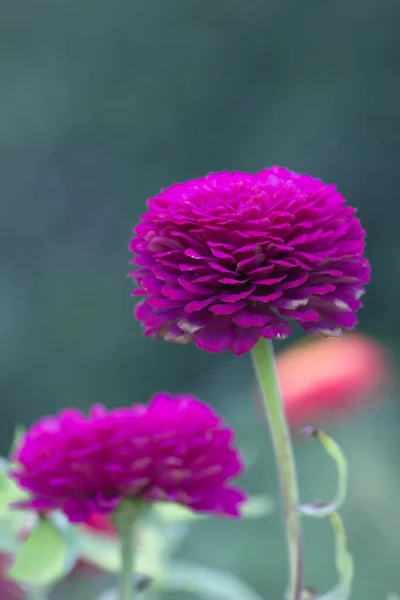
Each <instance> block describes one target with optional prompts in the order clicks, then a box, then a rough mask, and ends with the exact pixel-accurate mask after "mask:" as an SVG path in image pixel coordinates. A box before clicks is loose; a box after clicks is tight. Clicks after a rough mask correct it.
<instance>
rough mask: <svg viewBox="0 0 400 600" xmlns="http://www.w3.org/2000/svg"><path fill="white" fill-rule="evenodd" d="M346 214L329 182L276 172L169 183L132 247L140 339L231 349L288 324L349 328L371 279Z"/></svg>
mask: <svg viewBox="0 0 400 600" xmlns="http://www.w3.org/2000/svg"><path fill="white" fill-rule="evenodd" d="M355 213H356V211H355V209H354V208H351V207H350V206H346V204H345V200H344V198H343V196H342V195H341V194H340V193H339V192H338V191H337V190H336V188H335V186H333V185H326V184H324V183H323V182H322V181H320V180H319V179H314V178H312V177H310V176H309V175H298V174H297V173H294V172H292V171H289V170H287V169H282V168H279V167H272V168H268V169H265V170H263V171H260V172H259V173H257V174H255V175H252V174H250V173H240V172H233V173H227V172H222V173H211V174H210V175H208V176H206V177H201V178H199V179H196V180H192V181H188V182H186V183H182V184H176V185H173V186H172V187H170V188H169V189H167V190H164V191H162V192H161V193H160V194H158V195H157V196H155V197H153V198H151V199H150V200H149V201H148V210H147V212H146V213H145V214H144V215H142V217H141V221H140V223H139V225H137V227H136V228H135V229H134V236H133V238H132V239H131V242H130V250H131V251H132V253H133V254H134V255H135V256H134V258H133V259H132V260H131V263H132V264H133V265H135V268H134V270H133V271H132V272H131V273H130V275H131V276H132V277H133V279H134V280H135V281H136V283H137V286H138V289H137V290H136V291H135V292H134V294H135V295H142V296H143V297H144V298H143V299H142V301H141V302H140V303H139V305H138V306H137V307H136V312H135V314H136V317H137V318H138V319H139V320H140V322H141V323H142V325H143V327H144V332H145V334H146V335H151V336H153V337H155V338H157V337H163V338H164V339H166V340H168V341H174V342H177V343H182V344H185V343H188V342H190V341H192V340H193V341H194V343H195V344H196V345H197V346H198V347H199V348H202V349H205V350H208V351H210V352H221V351H223V350H227V349H229V350H231V351H232V352H233V353H234V354H243V353H244V352H247V351H248V350H249V349H251V348H252V347H253V346H254V344H255V343H256V342H257V340H258V338H259V337H260V336H261V337H265V338H268V339H272V338H282V337H287V336H288V335H289V334H290V325H289V322H290V321H295V322H297V323H298V324H299V325H300V327H301V328H302V329H303V330H304V331H306V332H307V333H312V334H321V335H324V336H331V335H333V336H335V335H339V334H340V332H341V330H342V329H353V328H354V327H355V326H356V324H357V317H356V312H357V310H358V309H359V308H360V307H361V302H360V297H361V296H362V294H363V293H364V285H365V284H366V283H367V282H368V281H369V278H370V268H369V263H368V261H367V260H366V258H365V257H364V256H363V254H364V238H365V232H364V231H363V229H362V228H361V225H360V222H359V220H358V219H357V217H356V216H355ZM182 323H183V324H184V327H182V326H181V324H182ZM245 338H246V339H245Z"/></svg>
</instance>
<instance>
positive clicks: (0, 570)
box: [0, 553, 27, 600]
mask: <svg viewBox="0 0 400 600" xmlns="http://www.w3.org/2000/svg"><path fill="white" fill-rule="evenodd" d="M12 561H13V559H12V557H11V556H9V555H8V554H2V553H0V599H1V600H24V598H27V594H26V592H25V591H24V589H23V588H22V587H21V586H20V585H18V583H16V582H15V581H13V580H12V579H9V578H8V575H7V572H8V570H9V568H10V567H11V565H12Z"/></svg>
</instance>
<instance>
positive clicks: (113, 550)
mask: <svg viewBox="0 0 400 600" xmlns="http://www.w3.org/2000/svg"><path fill="white" fill-rule="evenodd" d="M139 538H140V551H139V552H138V553H137V556H136V560H135V570H137V571H138V572H140V573H146V575H148V576H149V577H151V578H157V577H159V576H160V574H161V573H162V572H163V568H164V564H165V560H166V553H167V540H166V538H165V535H164V533H163V530H162V529H161V528H160V527H156V526H154V525H150V524H147V523H144V524H142V525H141V526H140V527H139ZM79 550H80V556H81V558H83V559H84V560H85V561H87V562H89V563H91V564H93V565H96V566H97V567H99V568H100V569H102V570H103V571H107V572H109V573H119V571H120V569H121V556H120V543H119V540H118V539H115V540H114V539H110V538H109V537H106V536H102V535H99V534H92V533H90V532H88V531H85V530H81V531H80V533H79Z"/></svg>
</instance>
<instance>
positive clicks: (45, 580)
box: [9, 519, 70, 586]
mask: <svg viewBox="0 0 400 600" xmlns="http://www.w3.org/2000/svg"><path fill="white" fill-rule="evenodd" d="M69 550H70V549H69V547H68V543H67V539H66V537H65V536H64V535H63V534H62V533H61V532H60V531H59V530H58V528H57V527H56V526H55V525H54V524H53V523H52V522H51V521H48V520H44V519H41V520H40V521H39V523H38V524H37V526H36V527H35V529H34V530H33V531H32V532H31V534H30V535H29V537H28V539H27V540H26V542H25V543H24V544H23V545H22V546H21V548H20V550H19V551H18V552H17V555H16V559H15V562H14V564H13V566H12V568H11V569H10V571H9V576H10V577H11V579H14V580H16V581H18V582H21V583H25V584H28V585H32V586H44V585H49V584H52V583H55V582H56V581H58V580H60V579H62V577H64V576H65V575H66V573H67V571H68V563H69V562H70V561H69V554H70V552H69Z"/></svg>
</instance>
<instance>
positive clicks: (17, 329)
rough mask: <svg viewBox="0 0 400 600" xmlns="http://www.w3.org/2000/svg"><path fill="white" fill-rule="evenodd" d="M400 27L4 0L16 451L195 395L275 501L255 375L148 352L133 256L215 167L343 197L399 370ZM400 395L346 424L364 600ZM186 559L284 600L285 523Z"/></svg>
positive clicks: (381, 592) (310, 483)
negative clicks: (107, 414)
mask: <svg viewBox="0 0 400 600" xmlns="http://www.w3.org/2000/svg"><path fill="white" fill-rule="evenodd" d="M399 23H400V4H399V2H396V0H381V1H380V2H377V1H373V0H335V1H333V2H328V1H323V0H300V1H296V0H248V1H247V2H245V1H244V0H202V1H201V2H196V1H194V0H192V1H191V0H151V1H150V0H147V1H146V0H115V1H114V2H111V1H106V0H96V1H94V0H68V1H67V0H65V1H64V0H56V1H54V0H30V1H28V0H25V1H20V2H15V1H14V2H12V1H11V0H2V2H1V3H0V49H1V51H0V194H1V195H0V198H1V200H0V245H1V255H0V339H1V346H0V348H1V350H0V352H1V362H0V386H1V397H2V404H1V413H0V415H1V417H0V446H1V451H2V452H3V453H4V452H6V449H7V448H8V445H9V443H10V440H11V436H12V429H13V427H14V425H15V424H17V423H20V422H25V423H28V424H29V423H30V422H32V421H33V420H34V419H36V418H37V417H39V416H40V415H41V414H43V413H46V412H54V411H57V410H58V409H60V408H61V407H64V406H66V405H71V404H73V405H77V406H80V407H82V408H86V407H87V406H88V405H90V404H91V403H93V402H103V403H105V404H107V405H108V406H114V405H119V404H128V403H131V402H135V401H140V402H142V401H146V399H147V398H148V397H149V395H150V394H152V393H153V392H154V391H157V390H161V389H168V390H169V391H171V392H174V393H176V392H180V391H187V392H191V393H195V394H198V395H199V396H200V397H201V398H202V399H204V400H206V401H208V402H210V403H212V404H213V405H214V406H216V407H218V408H219V409H220V410H221V411H222V413H223V414H224V415H225V416H226V418H227V419H228V420H229V421H230V423H231V424H233V425H235V426H236V427H237V429H238V437H239V440H240V442H241V444H242V445H243V447H244V448H246V449H248V451H249V452H255V450H257V449H258V451H259V452H260V453H261V454H262V456H260V457H259V458H258V459H257V461H256V463H255V465H254V466H253V467H252V469H251V470H250V471H249V473H248V474H247V475H246V477H245V484H246V486H247V488H248V490H249V491H250V492H252V493H260V492H263V491H265V490H266V491H267V492H268V493H269V494H271V495H272V496H277V489H276V481H275V474H274V467H273V461H272V457H271V449H270V445H269V441H268V435H267V434H266V432H265V430H264V429H263V427H262V425H260V423H259V421H258V419H257V414H256V411H255V408H254V399H253V388H254V382H253V377H252V373H251V365H250V360H249V358H248V357H247V358H246V357H242V358H241V359H237V358H235V357H233V356H231V355H230V354H227V353H224V354H222V355H218V356H211V355H208V354H207V353H205V352H201V351H199V350H197V349H196V348H194V347H179V346H174V345H168V344H166V343H164V342H159V343H155V342H152V341H150V340H149V339H144V338H142V334H141V330H140V327H139V325H138V324H137V323H136V322H135V321H134V319H133V317H132V306H133V301H132V299H131V298H130V296H129V292H130V289H131V287H132V284H131V282H130V281H129V280H126V272H127V270H128V260H129V254H128V250H127V245H128V240H129V237H130V233H131V229H132V227H133V226H134V224H135V223H136V221H137V220H138V217H139V215H140V214H141V212H143V210H144V207H145V200H146V198H147V197H149V196H150V195H153V194H155V193H156V192H157V191H158V190H159V189H160V188H161V187H167V186H168V185H170V184H171V183H173V182H175V181H179V180H185V179H188V178H192V177H197V176H200V175H202V174H204V173H207V172H209V171H212V170H214V171H215V170H223V169H239V170H248V171H256V170H258V169H261V168H263V167H264V166H267V165H270V164H274V163H276V164H280V165H282V166H289V167H290V168H291V169H294V170H297V171H301V172H309V173H311V174H313V175H315V176H318V177H321V178H322V179H324V180H325V181H327V182H335V183H337V184H338V186H339V188H340V190H341V191H342V192H343V193H344V195H345V196H346V197H347V198H348V199H349V201H350V203H351V204H354V205H356V206H358V207H359V210H360V212H359V214H360V218H361V220H362V222H363V225H364V226H365V228H366V229H367V231H368V247H367V253H368V257H369V258H370V260H371V262H372V268H373V280H372V283H371V284H370V286H369V287H368V293H367V295H366V297H365V308H364V309H363V311H362V312H361V314H360V318H361V328H360V329H361V330H363V331H364V332H367V333H370V334H373V335H375V337H377V338H378V339H379V340H381V341H382V342H383V343H385V345H386V346H387V347H388V348H389V349H390V352H391V353H392V355H393V358H394V361H395V363H396V357H397V356H398V354H399V352H400V337H399V336H400V320H399V317H398V305H399V279H398V276H397V271H398V264H399V260H400V238H399V237H398V223H399V218H400V203H399V201H398V188H399V158H400V141H399V134H398V132H399V127H400V111H399V108H398V106H399V104H398V97H399V93H400V71H399V52H400V38H399V36H398V31H399ZM281 347H283V345H282V344H279V346H278V350H279V349H280V348H281ZM397 362H398V361H397ZM391 396H392V397H391V398H385V399H382V402H381V403H378V405H377V406H376V408H375V409H373V410H370V411H368V412H366V413H364V414H361V415H360V414H359V415H357V416H355V417H353V418H352V419H351V420H348V421H346V422H344V421H343V422H341V423H340V424H339V425H337V426H336V427H335V429H331V431H333V432H334V434H335V436H336V437H337V439H338V440H339V441H341V443H342V445H343V447H344V449H345V451H346V453H347V455H348V458H349V462H350V469H351V475H352V478H351V491H350V498H349V501H348V503H347V506H346V510H345V512H344V514H345V519H346V523H347V525H348V528H349V535H350V544H351V548H352V550H353V551H354V553H355V559H356V569H357V570H356V582H355V591H354V596H353V597H354V599H355V600H386V597H387V594H388V593H389V592H391V591H397V592H398V593H400V570H399V568H398V563H399V560H400V467H399V456H400V435H399V433H400V411H399V407H398V398H397V395H396V393H395V392H393V393H392V395H391ZM296 450H297V454H298V457H299V469H300V473H301V488H302V496H303V498H304V500H309V499H315V498H319V497H322V498H324V497H325V496H326V495H329V494H330V493H332V491H333V490H334V470H333V468H331V465H330V464H329V462H328V461H327V459H326V457H324V456H323V455H322V452H320V450H319V448H318V447H317V446H316V445H314V444H313V443H310V442H308V443H307V442H306V443H304V442H301V443H298V445H297V448H296ZM306 536H307V557H306V573H307V583H309V584H310V585H316V586H317V587H319V588H321V589H324V588H325V587H328V586H329V585H330V584H332V583H333V582H334V569H333V556H332V540H331V535H330V531H329V527H328V525H326V524H325V523H322V522H321V521H316V522H311V523H307V524H306ZM185 554H186V555H187V556H189V557H192V558H196V559H198V560H200V561H202V562H203V563H204V564H207V565H210V566H214V567H221V568H225V569H228V570H230V571H232V572H234V573H236V574H238V575H240V576H241V577H243V578H244V579H245V580H246V581H247V582H249V583H250V584H251V585H253V586H254V587H255V588H256V589H257V590H259V591H260V592H261V593H262V594H263V596H264V597H265V598H266V599H268V600H275V599H279V598H281V595H282V586H283V582H284V580H285V572H286V566H285V549H284V543H283V538H282V531H281V524H280V521H279V518H278V513H276V514H275V515H274V516H272V517H270V518H269V520H267V521H264V522H263V523H262V524H261V523H260V522H243V523H238V524H232V523H230V522H224V521H221V522H216V521H210V522H209V523H201V524H198V525H196V526H195V527H194V529H193V533H192V535H191V538H190V541H189V543H188V544H187V546H186V547H185ZM182 597H183V598H184V596H182Z"/></svg>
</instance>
